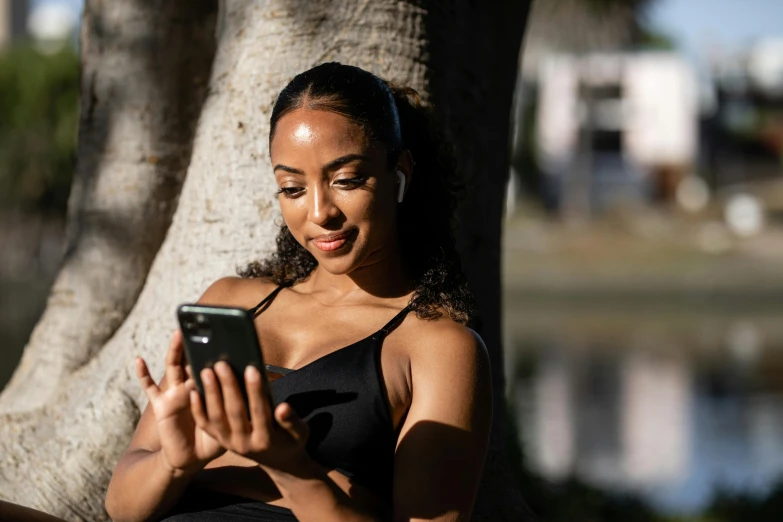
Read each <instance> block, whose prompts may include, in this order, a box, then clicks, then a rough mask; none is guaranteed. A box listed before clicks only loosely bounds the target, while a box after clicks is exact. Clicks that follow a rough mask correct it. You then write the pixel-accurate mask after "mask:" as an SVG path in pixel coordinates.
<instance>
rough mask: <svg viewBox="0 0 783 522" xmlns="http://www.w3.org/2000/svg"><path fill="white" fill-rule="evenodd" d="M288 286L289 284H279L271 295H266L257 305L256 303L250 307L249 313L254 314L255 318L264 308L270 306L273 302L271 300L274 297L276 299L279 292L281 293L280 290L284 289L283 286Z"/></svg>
mask: <svg viewBox="0 0 783 522" xmlns="http://www.w3.org/2000/svg"><path fill="white" fill-rule="evenodd" d="M286 286H288V285H279V286H278V287H277V288H275V289H274V290H272V291H271V292H270V293H269V295H267V296H266V297H264V298H263V299H262V300H261V302H260V303H258V304H257V305H255V306H254V307H253V308H251V309H249V310H248V313H249V314H250V315H252V316H253V319H255V318H256V317H258V314H260V313H261V312H263V311H264V310H266V308H267V307H268V306H269V305H270V304H271V302H272V299H274V298H275V297H277V294H279V293H280V290H282V289H283V288H285V287H286Z"/></svg>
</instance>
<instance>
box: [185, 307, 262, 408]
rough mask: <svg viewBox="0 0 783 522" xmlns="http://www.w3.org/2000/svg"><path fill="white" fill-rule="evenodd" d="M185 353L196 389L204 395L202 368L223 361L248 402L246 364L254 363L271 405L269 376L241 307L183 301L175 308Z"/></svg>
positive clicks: (245, 314)
mask: <svg viewBox="0 0 783 522" xmlns="http://www.w3.org/2000/svg"><path fill="white" fill-rule="evenodd" d="M177 318H178V320H179V324H180V328H181V329H182V340H183V343H184V345H185V355H186V357H187V359H188V363H189V364H190V367H191V372H192V375H193V379H194V381H195V383H196V388H197V389H198V392H199V393H200V394H201V396H202V397H204V386H203V384H202V382H201V370H203V369H204V368H212V366H213V365H214V364H215V363H216V362H218V361H226V362H227V363H228V364H229V365H230V366H231V369H232V370H233V372H234V376H235V377H236V379H237V383H238V384H239V388H240V390H241V391H242V396H243V397H244V399H245V404H247V389H246V388H245V377H244V375H245V368H246V367H247V366H248V365H253V366H255V367H256V368H257V369H258V371H259V372H260V373H261V378H262V379H263V389H264V392H265V394H266V396H267V399H268V400H269V404H270V405H273V404H274V403H273V402H272V395H271V390H270V389H269V380H268V378H267V375H266V371H265V368H264V361H263V357H262V354H261V345H260V343H259V341H258V336H257V335H256V329H255V326H254V325H253V318H252V317H251V316H250V314H249V313H248V312H247V310H245V309H243V308H233V307H223V306H207V305H198V304H183V305H180V306H179V308H177Z"/></svg>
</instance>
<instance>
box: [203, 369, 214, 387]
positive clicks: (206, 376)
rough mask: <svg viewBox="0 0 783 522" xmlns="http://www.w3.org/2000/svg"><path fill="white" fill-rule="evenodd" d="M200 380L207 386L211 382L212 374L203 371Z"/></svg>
mask: <svg viewBox="0 0 783 522" xmlns="http://www.w3.org/2000/svg"><path fill="white" fill-rule="evenodd" d="M201 380H202V381H204V383H206V384H209V383H211V382H212V372H211V371H209V370H203V371H202V372H201Z"/></svg>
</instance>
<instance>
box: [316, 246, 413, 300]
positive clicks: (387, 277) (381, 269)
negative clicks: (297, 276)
mask: <svg viewBox="0 0 783 522" xmlns="http://www.w3.org/2000/svg"><path fill="white" fill-rule="evenodd" d="M309 282H310V290H311V291H312V292H313V293H323V294H326V295H328V296H329V300H330V301H332V302H336V301H341V300H343V299H344V298H348V297H349V296H350V297H353V296H357V297H358V296H359V295H361V296H362V297H364V296H366V294H369V295H371V296H373V297H376V298H381V299H383V298H396V297H402V296H405V295H407V294H409V293H411V292H412V291H413V283H412V282H411V281H410V279H409V278H408V277H407V275H406V273H405V270H404V263H403V262H402V256H401V254H400V251H399V248H398V247H397V245H396V244H395V245H394V246H392V247H390V248H382V249H380V250H378V251H375V252H373V253H372V254H370V255H369V256H368V258H367V260H366V261H365V262H364V263H362V265H361V266H359V267H358V268H356V269H354V270H352V271H351V272H350V273H348V274H331V273H329V272H327V271H326V270H324V269H323V268H321V267H320V266H318V267H316V268H315V270H313V273H312V274H311V275H310V279H309Z"/></svg>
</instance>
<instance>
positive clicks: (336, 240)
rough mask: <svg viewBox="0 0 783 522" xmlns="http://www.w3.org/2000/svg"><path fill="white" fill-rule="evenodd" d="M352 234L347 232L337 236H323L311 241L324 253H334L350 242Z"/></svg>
mask: <svg viewBox="0 0 783 522" xmlns="http://www.w3.org/2000/svg"><path fill="white" fill-rule="evenodd" d="M350 235H351V232H350V231H345V232H340V233H337V234H323V235H321V236H316V237H314V238H312V239H311V241H312V242H313V244H314V245H315V246H316V248H318V249H319V250H321V251H323V252H332V251H334V250H337V249H339V248H341V247H342V246H343V245H345V243H347V242H348V238H349V237H350Z"/></svg>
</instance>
